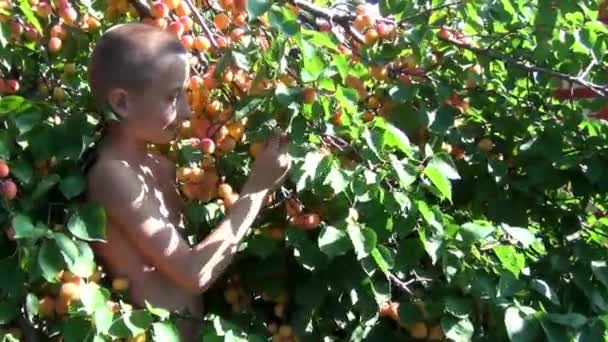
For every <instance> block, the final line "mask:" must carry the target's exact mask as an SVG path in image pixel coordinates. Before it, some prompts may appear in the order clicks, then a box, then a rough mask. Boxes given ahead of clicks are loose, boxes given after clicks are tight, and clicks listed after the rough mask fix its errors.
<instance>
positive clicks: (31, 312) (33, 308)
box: [25, 293, 40, 320]
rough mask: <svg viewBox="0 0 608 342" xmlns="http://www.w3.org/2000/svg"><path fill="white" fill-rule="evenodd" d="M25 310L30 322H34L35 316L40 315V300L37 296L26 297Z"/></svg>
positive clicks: (31, 294) (28, 295) (30, 294)
mask: <svg viewBox="0 0 608 342" xmlns="http://www.w3.org/2000/svg"><path fill="white" fill-rule="evenodd" d="M25 309H26V312H27V316H28V318H29V319H30V320H33V319H34V316H36V315H38V312H39V309H40V300H39V299H38V297H36V295H35V294H33V293H28V294H27V296H25Z"/></svg>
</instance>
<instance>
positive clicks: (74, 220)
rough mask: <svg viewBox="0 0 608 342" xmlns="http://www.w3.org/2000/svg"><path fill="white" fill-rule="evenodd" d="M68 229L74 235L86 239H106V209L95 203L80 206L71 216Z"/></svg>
mask: <svg viewBox="0 0 608 342" xmlns="http://www.w3.org/2000/svg"><path fill="white" fill-rule="evenodd" d="M68 229H69V230H70V232H71V233H72V234H74V236H76V237H78V238H80V239H83V240H85V241H105V238H106V213H105V210H104V209H103V208H102V207H100V206H95V205H87V206H83V207H81V208H79V209H78V210H77V211H76V212H75V213H73V214H72V216H71V217H70V219H69V221H68Z"/></svg>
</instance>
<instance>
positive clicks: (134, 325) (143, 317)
mask: <svg viewBox="0 0 608 342" xmlns="http://www.w3.org/2000/svg"><path fill="white" fill-rule="evenodd" d="M151 324H152V316H151V315H150V313H148V311H146V310H134V311H131V312H126V313H125V314H124V315H123V316H122V317H121V318H120V319H118V320H117V321H115V322H113V323H112V326H110V329H109V333H110V334H111V335H112V336H114V337H124V338H128V337H132V336H137V335H139V334H141V333H143V332H145V331H146V330H147V329H148V328H149V327H150V325H151Z"/></svg>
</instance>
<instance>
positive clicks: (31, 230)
mask: <svg viewBox="0 0 608 342" xmlns="http://www.w3.org/2000/svg"><path fill="white" fill-rule="evenodd" d="M11 224H12V226H13V229H14V230H15V238H16V239H33V240H37V239H39V238H41V237H43V236H45V235H46V233H47V232H49V228H48V227H46V226H44V225H43V224H38V225H36V226H34V224H33V222H32V220H31V219H30V218H29V217H28V216H25V215H23V214H17V215H15V217H13V220H12V221H11Z"/></svg>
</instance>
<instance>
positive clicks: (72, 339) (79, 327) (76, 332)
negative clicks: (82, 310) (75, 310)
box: [61, 316, 94, 342]
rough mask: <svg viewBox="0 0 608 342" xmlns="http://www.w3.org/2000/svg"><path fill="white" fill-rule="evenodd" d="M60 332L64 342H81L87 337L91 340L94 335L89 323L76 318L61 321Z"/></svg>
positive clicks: (82, 318) (83, 319) (81, 318)
mask: <svg viewBox="0 0 608 342" xmlns="http://www.w3.org/2000/svg"><path fill="white" fill-rule="evenodd" d="M61 331H62V335H63V340H64V341H65V342H83V341H85V338H86V337H87V336H88V337H89V338H91V337H92V336H93V335H94V333H93V327H92V326H91V322H90V321H88V320H87V319H86V318H84V317H78V316H73V317H69V318H68V319H66V320H65V321H63V325H62V327H61Z"/></svg>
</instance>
